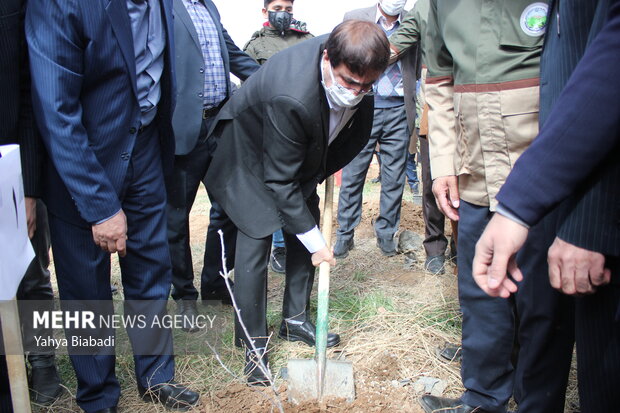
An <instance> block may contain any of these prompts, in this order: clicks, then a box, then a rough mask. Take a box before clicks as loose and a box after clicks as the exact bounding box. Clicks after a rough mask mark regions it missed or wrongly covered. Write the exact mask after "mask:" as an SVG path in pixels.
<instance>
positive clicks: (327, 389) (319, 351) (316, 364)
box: [287, 176, 355, 404]
mask: <svg viewBox="0 0 620 413" xmlns="http://www.w3.org/2000/svg"><path fill="white" fill-rule="evenodd" d="M333 196H334V177H333V176H330V177H329V178H327V182H326V184H325V207H324V208H323V237H324V238H325V241H326V242H327V246H328V247H329V243H330V240H331V235H332V204H333ZM328 307H329V263H326V262H323V263H321V266H320V267H319V287H318V305H317V320H316V353H315V356H314V359H313V360H289V362H288V369H287V370H288V398H289V402H291V403H294V404H298V403H300V402H303V401H305V400H312V399H318V400H319V401H321V400H323V398H339V399H342V398H345V399H347V401H349V402H352V401H353V399H355V386H354V382H353V365H352V364H351V362H347V361H340V360H327V331H328V320H327V313H328Z"/></svg>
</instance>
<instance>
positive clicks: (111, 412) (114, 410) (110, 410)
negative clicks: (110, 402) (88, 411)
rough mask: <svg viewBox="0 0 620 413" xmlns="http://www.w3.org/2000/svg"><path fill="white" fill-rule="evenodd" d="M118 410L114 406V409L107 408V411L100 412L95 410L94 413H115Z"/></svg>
mask: <svg viewBox="0 0 620 413" xmlns="http://www.w3.org/2000/svg"><path fill="white" fill-rule="evenodd" d="M117 411H118V410H117V409H116V406H114V407H108V408H107V409H101V410H97V411H96V412H94V413H116V412H117Z"/></svg>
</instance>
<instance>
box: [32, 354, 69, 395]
mask: <svg viewBox="0 0 620 413" xmlns="http://www.w3.org/2000/svg"><path fill="white" fill-rule="evenodd" d="M28 361H29V362H30V367H31V369H30V398H31V399H32V401H33V402H35V403H36V404H39V405H42V406H49V405H50V404H52V403H54V402H55V401H56V400H58V398H59V397H60V396H61V395H62V393H63V391H64V390H63V387H62V386H61V385H60V377H59V376H58V370H57V369H56V361H55V357H54V355H39V354H36V355H35V354H31V355H29V356H28Z"/></svg>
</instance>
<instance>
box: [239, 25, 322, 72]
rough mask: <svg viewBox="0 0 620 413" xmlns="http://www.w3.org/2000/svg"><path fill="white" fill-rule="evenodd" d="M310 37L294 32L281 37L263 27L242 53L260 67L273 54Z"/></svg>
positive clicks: (277, 33)
mask: <svg viewBox="0 0 620 413" xmlns="http://www.w3.org/2000/svg"><path fill="white" fill-rule="evenodd" d="M312 37H314V36H313V35H312V34H310V33H308V32H301V31H295V30H287V31H285V32H284V36H281V34H280V32H279V31H277V30H275V29H273V28H271V27H270V26H265V27H263V28H262V29H260V30H259V31H257V32H255V33H254V34H253V35H252V38H251V39H250V41H248V42H247V43H246V45H245V46H244V47H243V51H244V52H246V53H247V54H248V55H250V57H252V59H254V60H256V61H257V62H258V63H259V64H261V65H262V64H263V63H265V62H266V61H267V59H269V58H270V57H271V56H273V55H274V54H276V53H278V52H280V51H282V50H284V49H286V48H287V47H289V46H292V45H294V44H297V43H299V42H302V41H304V40H306V39H310V38H312Z"/></svg>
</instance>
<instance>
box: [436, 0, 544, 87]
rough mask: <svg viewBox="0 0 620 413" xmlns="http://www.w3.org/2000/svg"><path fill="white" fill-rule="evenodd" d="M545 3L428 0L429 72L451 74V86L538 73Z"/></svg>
mask: <svg viewBox="0 0 620 413" xmlns="http://www.w3.org/2000/svg"><path fill="white" fill-rule="evenodd" d="M547 3H548V2H547V1H546V0H536V1H533V0H460V1H454V0H432V1H431V4H430V10H429V15H428V28H427V30H428V35H427V38H428V47H427V48H426V49H427V50H426V52H427V53H426V56H427V59H426V60H425V62H426V64H427V66H428V71H429V73H428V77H429V78H431V77H442V76H450V77H452V78H453V79H454V85H455V86H456V85H480V84H489V83H502V82H509V81H517V80H523V79H532V78H538V77H539V62H540V53H541V48H542V42H543V34H544V29H545V26H546V24H545V23H546V11H547ZM463 39H467V42H466V43H465V44H464V43H463Z"/></svg>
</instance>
